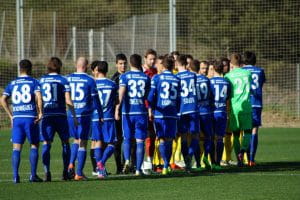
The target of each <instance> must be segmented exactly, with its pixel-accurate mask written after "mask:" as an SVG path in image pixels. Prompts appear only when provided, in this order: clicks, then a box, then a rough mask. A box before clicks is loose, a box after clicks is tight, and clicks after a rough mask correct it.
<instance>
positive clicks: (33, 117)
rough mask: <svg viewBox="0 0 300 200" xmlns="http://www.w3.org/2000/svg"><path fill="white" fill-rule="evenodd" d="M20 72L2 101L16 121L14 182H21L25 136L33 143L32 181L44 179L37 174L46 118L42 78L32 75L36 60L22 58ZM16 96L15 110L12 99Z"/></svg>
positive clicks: (31, 156) (31, 150)
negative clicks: (41, 125)
mask: <svg viewBox="0 0 300 200" xmlns="http://www.w3.org/2000/svg"><path fill="white" fill-rule="evenodd" d="M19 67H20V75H19V76H18V77H17V78H16V79H15V80H13V81H11V82H10V83H9V84H8V85H7V87H6V88H5V90H4V92H3V95H2V97H1V104H2V106H3V108H4V110H5V111H6V113H7V114H8V116H9V118H10V120H11V123H12V135H11V136H12V137H11V140H12V143H13V153H12V168H13V182H14V183H20V176H19V165H20V161H21V160H20V154H21V150H22V146H23V144H24V141H25V139H26V138H27V139H28V142H29V143H30V145H31V149H30V157H29V160H30V165H31V174H30V178H29V181H30V182H42V181H43V180H42V179H41V178H39V177H38V175H37V174H36V169H37V164H38V147H39V127H38V122H39V121H40V120H41V118H42V96H41V92H40V85H39V82H38V80H36V79H34V78H32V77H30V75H31V71H32V64H31V62H30V61H29V60H21V61H20V63H19ZM10 97H11V100H12V111H11V109H10V107H9V103H8V99H9V98H10Z"/></svg>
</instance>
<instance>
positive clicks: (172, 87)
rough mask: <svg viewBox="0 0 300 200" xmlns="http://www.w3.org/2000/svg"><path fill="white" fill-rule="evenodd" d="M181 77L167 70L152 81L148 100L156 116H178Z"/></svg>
mask: <svg viewBox="0 0 300 200" xmlns="http://www.w3.org/2000/svg"><path fill="white" fill-rule="evenodd" d="M179 84H180V83H179V79H178V78H177V77H176V76H175V75H173V74H172V72H170V71H168V70H166V71H164V72H162V73H161V74H158V75H155V76H154V77H153V79H152V81H151V90H150V93H149V96H148V101H149V103H150V106H151V108H152V109H153V110H154V117H155V118H177V113H178V112H179V101H180V87H179Z"/></svg>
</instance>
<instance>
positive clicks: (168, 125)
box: [154, 118, 177, 138]
mask: <svg viewBox="0 0 300 200" xmlns="http://www.w3.org/2000/svg"><path fill="white" fill-rule="evenodd" d="M154 128H155V132H156V135H157V137H158V138H175V136H176V132H177V120H176V119H172V118H165V119H155V120H154Z"/></svg>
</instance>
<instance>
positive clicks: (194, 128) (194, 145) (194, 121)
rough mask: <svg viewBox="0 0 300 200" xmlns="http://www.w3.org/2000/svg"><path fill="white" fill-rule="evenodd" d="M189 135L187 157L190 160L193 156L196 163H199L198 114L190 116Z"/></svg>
mask: <svg viewBox="0 0 300 200" xmlns="http://www.w3.org/2000/svg"><path fill="white" fill-rule="evenodd" d="M189 133H190V135H191V138H190V140H189V141H190V145H189V157H190V158H191V159H192V157H193V156H195V158H197V159H196V160H197V161H196V162H198V163H200V145H199V137H200V136H199V135H200V119H199V116H198V113H194V114H190V125H189Z"/></svg>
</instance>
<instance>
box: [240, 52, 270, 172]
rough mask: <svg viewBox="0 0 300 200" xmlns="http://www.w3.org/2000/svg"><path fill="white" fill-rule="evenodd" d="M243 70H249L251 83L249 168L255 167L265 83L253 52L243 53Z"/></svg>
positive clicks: (262, 72) (262, 71)
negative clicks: (251, 127) (251, 126)
mask: <svg viewBox="0 0 300 200" xmlns="http://www.w3.org/2000/svg"><path fill="white" fill-rule="evenodd" d="M244 64H245V66H244V67H243V69H246V70H249V71H250V72H251V76H252V83H251V96H250V98H251V105H252V124H253V129H252V137H251V142H250V156H249V162H248V164H249V166H255V154H256V149H257V144H258V128H259V126H261V112H262V108H263V102H262V95H263V91H262V88H263V85H264V83H265V81H266V77H265V72H264V69H262V68H260V67H257V66H255V64H256V55H255V53H254V52H251V51H246V52H245V53H244Z"/></svg>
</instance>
